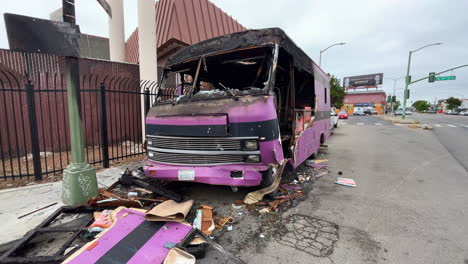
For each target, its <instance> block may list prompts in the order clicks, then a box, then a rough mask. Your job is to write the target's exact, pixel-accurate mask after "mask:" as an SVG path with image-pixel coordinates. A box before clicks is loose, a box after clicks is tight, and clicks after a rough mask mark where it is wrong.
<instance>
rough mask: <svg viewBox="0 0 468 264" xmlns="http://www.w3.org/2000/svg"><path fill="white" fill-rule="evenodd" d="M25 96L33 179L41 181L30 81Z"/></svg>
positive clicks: (39, 156)
mask: <svg viewBox="0 0 468 264" xmlns="http://www.w3.org/2000/svg"><path fill="white" fill-rule="evenodd" d="M26 96H27V103H28V114H29V115H28V118H29V126H30V130H31V132H30V136H31V146H32V155H33V166H34V179H35V180H36V181H40V180H42V170H41V154H40V150H39V132H38V129H37V117H36V102H35V99H34V87H33V85H32V83H31V81H30V80H28V83H27V84H26Z"/></svg>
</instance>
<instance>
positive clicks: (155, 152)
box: [144, 28, 330, 186]
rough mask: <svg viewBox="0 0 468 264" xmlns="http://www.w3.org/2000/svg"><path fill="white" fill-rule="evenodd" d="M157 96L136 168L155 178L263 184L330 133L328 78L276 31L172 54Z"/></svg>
mask: <svg viewBox="0 0 468 264" xmlns="http://www.w3.org/2000/svg"><path fill="white" fill-rule="evenodd" d="M157 94H158V96H157V98H156V100H155V102H154V104H153V106H152V107H151V109H150V111H149V112H148V115H147V117H146V133H147V139H146V140H147V151H148V159H147V165H146V166H145V167H144V171H145V174H146V175H147V176H150V177H156V178H158V179H161V180H167V181H193V182H201V183H207V184H216V185H229V186H257V185H263V186H271V185H272V184H273V182H274V180H275V179H278V178H279V176H280V174H281V171H282V168H284V166H285V165H290V166H291V167H292V168H295V167H297V166H299V165H300V164H301V163H302V162H303V161H304V160H306V159H307V158H308V157H310V156H311V155H312V154H314V153H315V152H316V151H317V150H318V148H319V147H320V144H322V143H324V142H325V141H326V140H327V138H328V137H329V135H330V86H329V77H328V76H327V74H325V73H324V72H323V71H322V70H321V69H320V68H319V67H318V66H317V65H316V64H315V63H314V62H313V61H312V60H311V59H310V58H309V57H308V56H307V55H306V54H305V53H304V52H303V51H302V50H301V49H300V48H299V47H297V46H296V44H295V43H294V42H293V41H292V40H291V39H290V38H289V37H288V36H287V35H286V34H285V33H284V31H283V30H281V29H279V28H270V29H261V30H248V31H244V32H239V33H234V34H229V35H224V36H220V37H216V38H212V39H209V40H206V41H203V42H200V43H197V44H194V45H192V46H189V47H187V48H185V49H183V50H181V51H179V52H178V53H176V54H175V55H174V56H172V57H171V58H169V60H168V61H167V64H166V67H165V69H164V73H163V77H162V81H161V83H160V86H159V89H158V92H157Z"/></svg>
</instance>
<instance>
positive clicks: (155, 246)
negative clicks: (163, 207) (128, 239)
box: [127, 222, 192, 264]
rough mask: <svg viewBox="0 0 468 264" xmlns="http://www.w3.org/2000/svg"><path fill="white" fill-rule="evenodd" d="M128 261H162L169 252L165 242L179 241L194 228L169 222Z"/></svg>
mask: <svg viewBox="0 0 468 264" xmlns="http://www.w3.org/2000/svg"><path fill="white" fill-rule="evenodd" d="M164 226H166V227H167V229H164V228H161V229H160V230H159V231H158V232H157V233H156V234H155V235H154V236H153V237H152V238H150V239H149V240H148V242H146V244H145V245H143V247H142V248H141V249H140V250H138V252H137V253H136V254H135V255H134V256H133V257H132V258H131V259H130V260H129V261H128V262H127V263H129V264H130V263H135V264H137V263H162V262H163V261H164V259H165V258H166V256H167V253H168V252H169V249H168V248H165V247H164V244H166V243H168V242H172V243H176V244H177V243H179V242H180V241H182V239H183V238H184V237H185V236H186V235H187V234H188V233H189V232H190V230H191V229H192V227H191V226H189V225H184V224H181V223H174V222H167V223H166V224H165V225H164Z"/></svg>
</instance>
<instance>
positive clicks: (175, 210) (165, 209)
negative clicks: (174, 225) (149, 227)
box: [145, 200, 193, 222]
mask: <svg viewBox="0 0 468 264" xmlns="http://www.w3.org/2000/svg"><path fill="white" fill-rule="evenodd" d="M192 205H193V200H188V201H186V202H182V203H177V202H176V201H174V200H167V201H164V202H162V203H160V204H158V205H157V206H155V207H154V208H153V209H151V210H149V211H148V212H146V215H145V220H147V221H168V222H182V221H184V220H185V217H186V216H187V214H188V213H189V211H190V208H192Z"/></svg>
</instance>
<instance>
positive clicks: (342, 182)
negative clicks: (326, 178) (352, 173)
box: [335, 178, 357, 188]
mask: <svg viewBox="0 0 468 264" xmlns="http://www.w3.org/2000/svg"><path fill="white" fill-rule="evenodd" d="M335 183H336V184H340V185H344V186H349V187H355V188H356V187H357V185H356V182H355V181H354V180H353V179H349V178H338V179H337V180H336V182H335Z"/></svg>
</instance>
